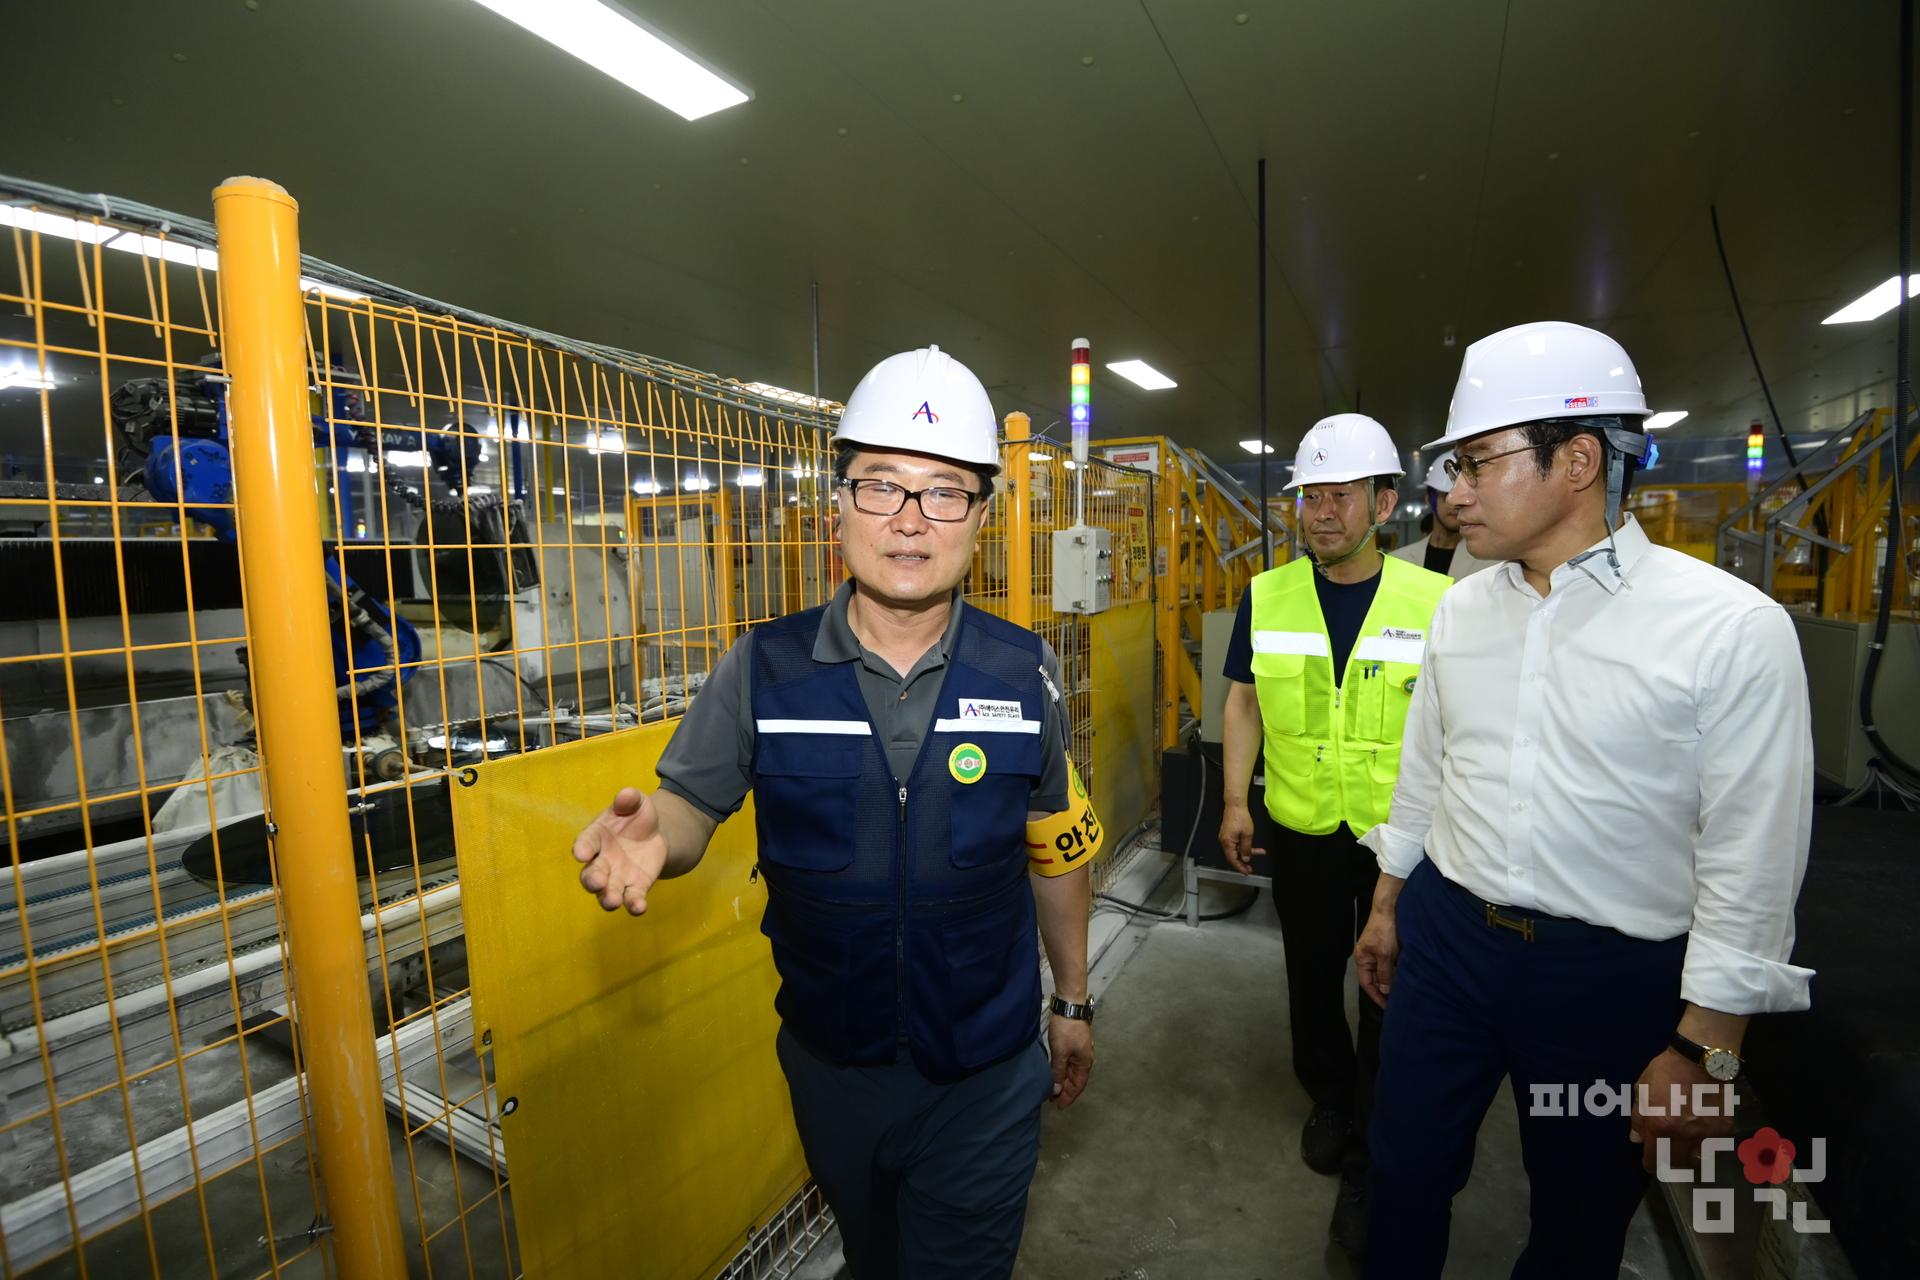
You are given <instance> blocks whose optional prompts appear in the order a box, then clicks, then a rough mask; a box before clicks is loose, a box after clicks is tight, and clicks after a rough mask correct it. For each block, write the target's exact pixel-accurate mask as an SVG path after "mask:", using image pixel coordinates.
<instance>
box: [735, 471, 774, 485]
mask: <svg viewBox="0 0 1920 1280" xmlns="http://www.w3.org/2000/svg"><path fill="white" fill-rule="evenodd" d="M733 482H734V483H735V484H737V485H739V486H740V487H741V488H742V489H758V488H759V487H760V486H761V485H764V484H765V483H766V482H767V478H766V476H764V475H762V474H761V473H760V472H758V471H742V472H741V473H740V474H739V475H737V476H735V477H734V478H733Z"/></svg>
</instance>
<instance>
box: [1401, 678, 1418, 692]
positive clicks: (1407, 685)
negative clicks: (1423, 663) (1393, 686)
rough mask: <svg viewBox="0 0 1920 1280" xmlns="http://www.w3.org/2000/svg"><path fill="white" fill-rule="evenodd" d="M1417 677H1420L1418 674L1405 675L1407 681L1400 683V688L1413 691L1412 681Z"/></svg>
mask: <svg viewBox="0 0 1920 1280" xmlns="http://www.w3.org/2000/svg"><path fill="white" fill-rule="evenodd" d="M1419 678H1420V677H1418V676H1408V677H1407V682H1406V683H1405V684H1403V685H1401V686H1400V687H1401V688H1402V689H1405V690H1406V691H1407V692H1408V693H1412V692H1413V682H1414V681H1415V680H1418V679H1419Z"/></svg>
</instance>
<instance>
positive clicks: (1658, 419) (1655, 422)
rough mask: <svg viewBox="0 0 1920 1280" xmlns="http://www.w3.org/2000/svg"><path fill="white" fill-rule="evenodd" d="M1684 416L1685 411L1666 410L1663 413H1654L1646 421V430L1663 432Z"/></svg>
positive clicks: (1685, 414)
mask: <svg viewBox="0 0 1920 1280" xmlns="http://www.w3.org/2000/svg"><path fill="white" fill-rule="evenodd" d="M1686 416H1687V411H1686V410H1685V409H1668V410H1666V411H1665V412H1663V413H1656V414H1654V415H1653V416H1652V417H1651V418H1648V419H1647V430H1649V431H1665V430H1666V429H1667V428H1668V427H1670V426H1672V425H1673V424H1674V423H1676V422H1678V421H1680V419H1682V418H1684V417H1686Z"/></svg>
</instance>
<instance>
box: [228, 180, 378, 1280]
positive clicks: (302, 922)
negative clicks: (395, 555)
mask: <svg viewBox="0 0 1920 1280" xmlns="http://www.w3.org/2000/svg"><path fill="white" fill-rule="evenodd" d="M298 212H299V206H298V205H297V204H296V203H295V202H294V200H293V197H291V196H289V195H288V194H287V192H286V190H285V189H284V188H282V187H281V186H280V185H279V184H278V183H274V182H268V181H266V180H265V179H262V178H229V179H228V180H227V181H226V182H225V183H223V184H222V185H221V186H219V187H218V188H216V189H215V191H214V193H213V213H214V225H215V227H216V228H217V230H218V232H219V243H220V313H221V319H222V327H223V329H224V331H225V332H224V345H225V358H226V372H227V375H228V376H229V377H230V378H231V379H232V390H231V392H230V398H229V401H228V403H229V406H230V408H231V411H232V415H233V417H232V423H233V461H234V494H235V499H234V501H235V509H236V515H237V517H238V521H239V526H240V555H241V559H240V566H241V573H242V574H243V575H244V579H243V580H244V583H245V587H246V598H247V623H248V654H249V664H250V665H251V667H252V668H253V670H254V671H255V673H256V677H255V680H256V684H255V697H256V702H257V707H258V717H259V733H260V758H261V762H262V766H263V773H264V781H265V783H266V795H267V815H268V818H269V819H270V825H269V828H268V829H269V830H270V831H275V832H276V834H275V836H274V839H273V848H274V856H275V860H276V863H277V865H278V867H279V876H280V905H281V910H282V913H283V915H284V918H285V920H286V928H287V950H288V955H289V960H290V970H291V972H290V975H289V976H290V978H291V981H292V983H293V990H294V998H295V1006H294V1007H295V1010H296V1013H297V1017H298V1027H299V1032H300V1039H301V1043H302V1044H303V1045H304V1046H305V1048H306V1054H305V1058H304V1061H305V1064H306V1070H307V1090H308V1096H309V1097H310V1098H311V1099H312V1100H313V1124H314V1139H315V1145H316V1146H317V1147H318V1149H319V1158H320V1173H321V1176H322V1185H323V1187H324V1195H325V1200H326V1208H325V1212H326V1214H327V1216H328V1219H329V1221H330V1223H331V1225H332V1228H333V1230H332V1232H331V1239H332V1242H333V1253H334V1261H335V1264H336V1265H337V1266H338V1268H339V1271H340V1274H341V1275H343V1276H349V1277H353V1280H362V1278H363V1277H373V1278H374V1280H385V1278H387V1277H395V1278H397V1277H402V1276H405V1275H406V1274H407V1263H406V1258H405V1255H404V1250H403V1247H402V1245H401V1238H400V1215H399V1211H398V1206H397V1203H396V1200H395V1195H394V1180H393V1158H392V1154H391V1149H390V1147H389V1146H388V1138H387V1113H386V1106H385V1103H384V1102H383V1100H382V1097H381V1089H380V1071H379V1065H378V1063H377V1061H376V1060H375V1056H374V1042H373V1009H372V1005H371V1003H370V1002H369V1000H368V998H367V952H366V942H365V940H364V938H363V937H362V935H361V932H360V898H359V892H358V890H357V889H356V888H355V886H354V856H353V840H352V833H351V831H350V829H349V827H348V824H347V796H346V778H345V774H344V772H343V771H342V769H341V764H340V761H341V754H340V717H339V709H338V704H337V701H336V699H335V697H334V676H333V656H332V651H331V645H330V640H329V636H328V632H327V599H326V597H327V588H326V582H325V576H324V573H323V571H322V569H321V563H320V508H319V501H318V495H317V494H316V492H315V483H314V468H313V426H312V422H311V419H310V418H309V416H308V412H307V386H306V381H307V375H306V368H307V362H306V334H305V326H304V322H303V318H302V316H301V302H300V283H299V275H300V242H299V235H298V230H297V216H296V215H297V214H298Z"/></svg>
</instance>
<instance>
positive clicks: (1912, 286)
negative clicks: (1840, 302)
mask: <svg viewBox="0 0 1920 1280" xmlns="http://www.w3.org/2000/svg"><path fill="white" fill-rule="evenodd" d="M1916 293H1920V275H1913V276H1908V277H1907V296H1908V297H1909V298H1911V297H1912V296H1913V295H1914V294H1916ZM1899 305H1900V277H1899V276H1888V277H1887V278H1886V279H1885V280H1882V281H1881V282H1880V283H1879V284H1877V285H1875V286H1874V287H1873V288H1871V289H1869V290H1867V291H1866V292H1865V293H1863V294H1861V295H1860V296H1859V297H1857V298H1855V299H1854V300H1853V301H1852V302H1849V303H1848V304H1847V305H1846V306H1844V307H1842V308H1840V309H1839V310H1838V311H1836V312H1834V313H1833V314H1832V315H1830V316H1828V317H1827V318H1826V319H1825V320H1822V321H1821V322H1820V323H1821V324H1859V323H1860V322H1862V321H1864V320H1878V319H1879V318H1880V317H1881V316H1883V315H1885V314H1887V312H1889V311H1891V310H1893V309H1894V308H1895V307H1897V306H1899Z"/></svg>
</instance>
